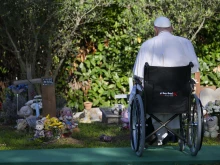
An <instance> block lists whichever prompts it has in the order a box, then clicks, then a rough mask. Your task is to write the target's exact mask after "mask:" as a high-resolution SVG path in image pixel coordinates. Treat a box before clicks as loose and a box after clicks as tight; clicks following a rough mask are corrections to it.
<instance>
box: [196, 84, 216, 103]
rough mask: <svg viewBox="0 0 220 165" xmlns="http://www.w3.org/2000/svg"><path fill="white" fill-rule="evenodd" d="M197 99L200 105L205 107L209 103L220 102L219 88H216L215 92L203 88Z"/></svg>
mask: <svg viewBox="0 0 220 165" xmlns="http://www.w3.org/2000/svg"><path fill="white" fill-rule="evenodd" d="M199 97H200V100H201V103H202V105H203V106H206V104H207V103H208V102H209V101H212V102H214V101H215V100H220V88H217V89H216V90H213V89H211V88H203V89H202V90H201V91H200V95H199Z"/></svg>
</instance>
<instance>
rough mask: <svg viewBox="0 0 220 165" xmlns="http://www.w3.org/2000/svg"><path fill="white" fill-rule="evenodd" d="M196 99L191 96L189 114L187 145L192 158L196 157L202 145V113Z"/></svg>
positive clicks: (194, 96)
mask: <svg viewBox="0 0 220 165" xmlns="http://www.w3.org/2000/svg"><path fill="white" fill-rule="evenodd" d="M201 109H202V107H201V104H200V102H199V99H198V97H197V96H196V95H195V94H193V95H192V102H191V111H190V114H189V130H188V136H189V137H188V140H189V141H188V144H189V148H190V151H191V155H192V156H196V155H197V153H198V151H199V150H200V148H201V144H202V118H203V116H202V113H201V111H202V110H201Z"/></svg>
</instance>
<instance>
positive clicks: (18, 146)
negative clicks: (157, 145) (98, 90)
mask: <svg viewBox="0 0 220 165" xmlns="http://www.w3.org/2000/svg"><path fill="white" fill-rule="evenodd" d="M102 134H105V135H108V136H111V137H112V141H111V142H102V141H100V140H99V137H100V136H101V135H102ZM129 134H130V133H129V130H121V129H120V125H107V124H103V123H93V124H81V123H80V124H79V131H78V132H74V133H73V134H72V136H71V137H67V138H60V139H53V140H45V139H35V140H31V138H33V135H34V132H33V131H32V132H18V131H17V130H16V129H15V128H14V126H12V125H7V126H6V125H1V124H0V150H25V149H52V148H97V147H100V148H101V147H130V138H129ZM168 145H177V143H169V144H168ZM203 145H220V137H218V138H215V139H211V138H204V140H203Z"/></svg>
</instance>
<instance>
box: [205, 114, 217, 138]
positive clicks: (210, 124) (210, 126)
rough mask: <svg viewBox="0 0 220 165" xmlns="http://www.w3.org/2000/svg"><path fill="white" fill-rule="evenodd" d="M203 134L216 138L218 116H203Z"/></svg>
mask: <svg viewBox="0 0 220 165" xmlns="http://www.w3.org/2000/svg"><path fill="white" fill-rule="evenodd" d="M204 130H205V132H204V136H205V137H211V138H216V137H217V136H218V134H219V133H218V130H219V126H218V118H217V117H216V116H209V115H206V116H205V126H204Z"/></svg>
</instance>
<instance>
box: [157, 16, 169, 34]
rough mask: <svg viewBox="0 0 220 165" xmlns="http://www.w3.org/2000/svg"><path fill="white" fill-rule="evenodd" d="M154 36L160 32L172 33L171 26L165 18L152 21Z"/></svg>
mask: <svg viewBox="0 0 220 165" xmlns="http://www.w3.org/2000/svg"><path fill="white" fill-rule="evenodd" d="M154 30H155V35H156V36H157V35H158V34H159V33H160V32H161V31H168V32H172V30H173V28H172V26H171V23H170V20H169V19H168V18H167V17H162V16H161V17H158V18H157V19H156V20H155V21H154Z"/></svg>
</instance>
